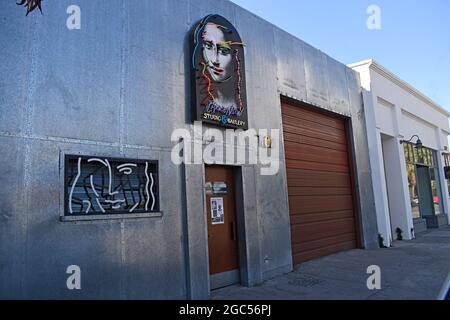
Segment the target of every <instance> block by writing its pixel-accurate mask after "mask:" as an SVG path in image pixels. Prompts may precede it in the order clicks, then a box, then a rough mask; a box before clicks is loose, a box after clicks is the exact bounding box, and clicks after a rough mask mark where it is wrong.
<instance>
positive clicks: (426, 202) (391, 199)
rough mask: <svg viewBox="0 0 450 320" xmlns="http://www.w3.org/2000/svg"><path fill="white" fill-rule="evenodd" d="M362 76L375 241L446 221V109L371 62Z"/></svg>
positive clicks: (358, 67)
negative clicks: (373, 203) (377, 237)
mask: <svg viewBox="0 0 450 320" xmlns="http://www.w3.org/2000/svg"><path fill="white" fill-rule="evenodd" d="M349 67H351V68H352V69H354V70H355V71H358V72H359V73H360V76H361V85H362V87H363V98H364V105H365V120H366V124H367V130H368V132H367V135H368V141H369V153H370V163H371V164H370V166H371V172H372V181H373V188H374V195H375V206H376V212H377V223H378V229H379V233H380V235H381V236H382V238H380V241H383V244H384V245H386V246H390V244H391V243H392V241H393V240H396V239H399V238H402V239H405V240H410V239H413V238H414V236H415V234H416V233H418V232H420V231H423V230H426V229H427V228H438V227H439V226H442V225H446V224H449V221H450V215H449V208H450V202H449V181H448V180H446V178H445V173H444V171H445V167H446V166H448V165H449V161H448V159H449V155H448V136H449V134H450V130H449V122H448V118H449V116H450V113H449V112H448V111H446V110H445V109H444V108H442V107H441V106H439V105H438V104H436V103H435V102H433V101H432V100H430V99H429V98H428V97H426V96H425V95H423V94H422V93H420V92H419V91H417V90H416V89H415V88H413V87H412V86H411V85H409V84H407V83H406V82H404V81H403V80H401V79H399V78H398V77H397V76H396V75H394V74H393V73H392V72H390V71H388V70H387V69H386V68H384V67H383V66H381V65H380V64H378V63H377V62H375V61H374V60H366V61H362V62H358V63H354V64H352V65H350V66H349Z"/></svg>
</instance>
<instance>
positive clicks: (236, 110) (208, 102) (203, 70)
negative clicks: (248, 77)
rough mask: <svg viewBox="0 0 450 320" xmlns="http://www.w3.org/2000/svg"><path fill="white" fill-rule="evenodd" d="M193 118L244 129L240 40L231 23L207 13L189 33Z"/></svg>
mask: <svg viewBox="0 0 450 320" xmlns="http://www.w3.org/2000/svg"><path fill="white" fill-rule="evenodd" d="M193 38H194V39H193V50H192V68H193V74H194V75H195V76H194V79H193V84H194V88H195V90H193V91H194V99H193V102H194V105H195V120H198V121H203V122H207V123H212V124H216V125H219V126H223V127H227V128H235V129H244V130H246V129H248V121H247V97H246V89H245V61H244V44H243V43H242V41H241V37H240V36H239V33H238V32H237V31H236V29H235V28H234V27H233V25H232V24H231V23H230V22H229V21H228V20H226V19H225V18H223V17H221V16H219V15H209V16H207V17H205V18H204V19H203V20H202V21H200V23H199V24H198V25H197V26H196V28H195V30H194V34H193Z"/></svg>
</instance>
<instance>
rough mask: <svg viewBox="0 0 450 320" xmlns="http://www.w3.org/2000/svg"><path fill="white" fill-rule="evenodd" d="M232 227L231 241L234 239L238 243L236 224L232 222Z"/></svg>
mask: <svg viewBox="0 0 450 320" xmlns="http://www.w3.org/2000/svg"><path fill="white" fill-rule="evenodd" d="M230 225H231V239H233V241H236V240H237V235H236V223H235V222H230Z"/></svg>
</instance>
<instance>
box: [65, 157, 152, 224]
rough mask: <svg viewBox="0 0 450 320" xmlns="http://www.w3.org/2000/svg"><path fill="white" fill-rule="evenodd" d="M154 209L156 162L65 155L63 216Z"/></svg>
mask: <svg viewBox="0 0 450 320" xmlns="http://www.w3.org/2000/svg"><path fill="white" fill-rule="evenodd" d="M158 211H159V191H158V162H157V161H150V160H149V161H146V160H129V159H115V158H104V157H82V156H69V155H68V156H66V158H65V216H83V215H84V216H95V215H105V214H107V215H112V214H139V213H151V212H158Z"/></svg>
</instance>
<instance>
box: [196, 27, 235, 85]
mask: <svg viewBox="0 0 450 320" xmlns="http://www.w3.org/2000/svg"><path fill="white" fill-rule="evenodd" d="M202 43H203V59H204V60H205V62H206V68H207V70H208V72H209V74H210V75H211V78H212V80H214V81H215V82H225V81H227V80H229V79H230V78H231V76H232V69H231V67H232V65H233V64H232V61H231V60H232V54H231V45H230V44H228V43H226V40H225V34H224V32H223V30H222V29H221V28H220V27H219V26H217V25H215V24H213V23H208V24H207V25H206V26H205V28H204V31H203V35H202Z"/></svg>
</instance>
